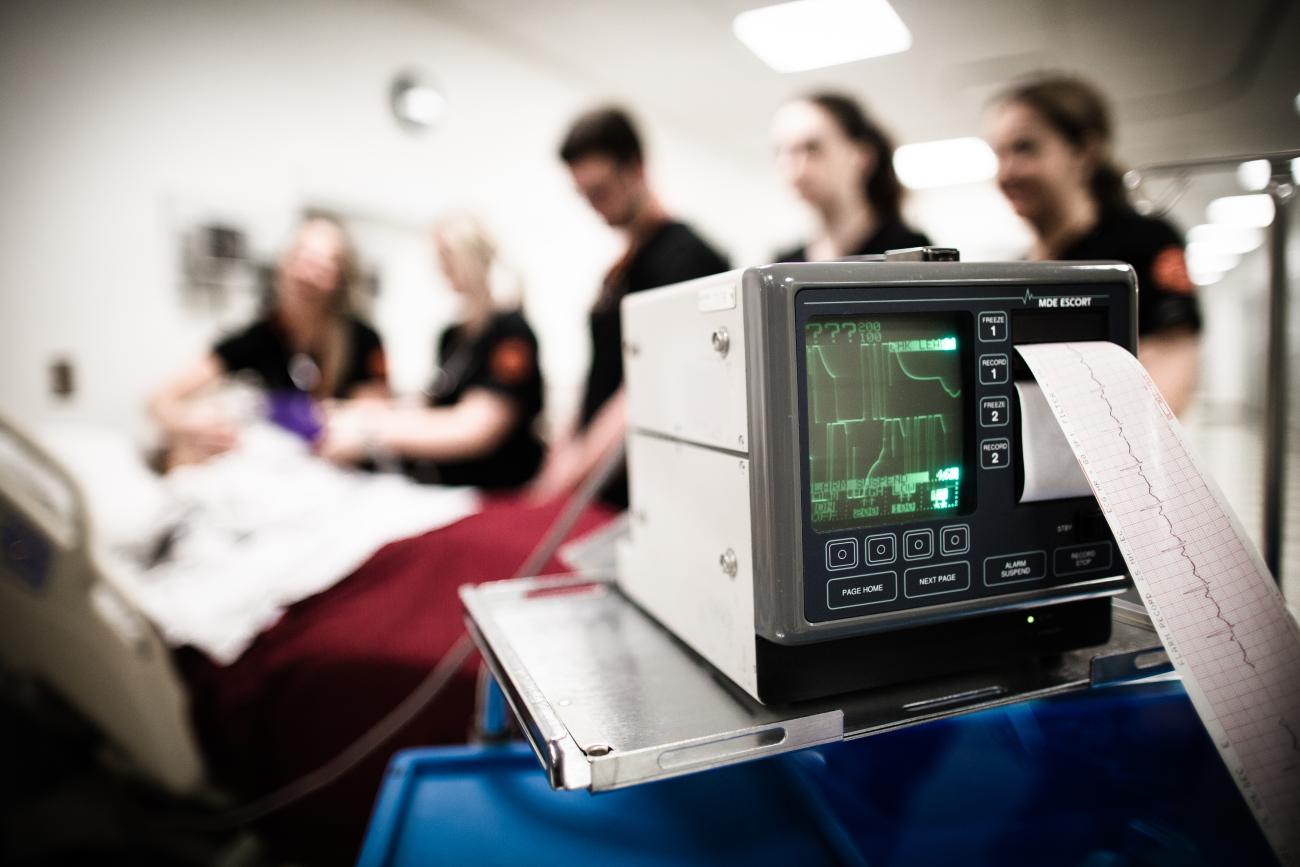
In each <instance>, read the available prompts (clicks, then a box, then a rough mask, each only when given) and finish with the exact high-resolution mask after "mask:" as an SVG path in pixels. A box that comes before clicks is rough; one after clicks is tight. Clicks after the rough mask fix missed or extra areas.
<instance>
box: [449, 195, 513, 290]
mask: <svg viewBox="0 0 1300 867" xmlns="http://www.w3.org/2000/svg"><path fill="white" fill-rule="evenodd" d="M432 232H433V234H434V235H435V236H436V237H438V238H440V239H442V240H443V242H445V243H446V244H447V246H448V247H449V248H450V249H451V251H452V253H453V255H455V256H457V257H458V258H459V259H460V260H461V261H463V262H465V263H467V264H469V265H471V266H473V267H474V268H476V269H477V270H479V272H480V273H481V274H482V275H483V282H484V284H485V285H486V286H487V289H488V294H489V296H490V298H491V299H492V301H493V305H494V306H512V307H517V306H520V304H521V303H522V300H523V297H522V296H523V285H522V281H521V280H520V279H519V277H518V275H517V274H516V273H515V272H514V271H513V270H512V269H510V268H509V267H507V266H506V265H505V264H504V263H503V262H502V261H501V258H500V256H499V255H498V252H497V244H496V240H495V239H494V238H493V237H492V234H491V233H490V232H489V231H488V230H487V227H486V226H484V225H483V222H482V220H480V219H479V218H478V217H476V216H475V215H473V214H471V213H469V212H468V211H452V212H450V213H447V214H444V215H442V216H441V217H439V218H438V219H437V220H436V221H434V224H433V227H432Z"/></svg>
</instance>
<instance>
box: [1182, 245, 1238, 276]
mask: <svg viewBox="0 0 1300 867" xmlns="http://www.w3.org/2000/svg"><path fill="white" fill-rule="evenodd" d="M1240 261H1241V256H1239V255H1237V254H1236V253H1226V252H1224V251H1223V250H1219V249H1216V248H1214V247H1210V246H1207V245H1206V244H1204V243H1202V242H1196V241H1193V242H1192V243H1190V244H1188V245H1187V270H1188V271H1191V272H1192V273H1193V274H1197V273H1201V274H1204V273H1207V272H1210V273H1212V272H1215V271H1217V272H1219V273H1220V274H1222V273H1223V272H1225V271H1231V270H1232V269H1233V268H1236V267H1237V263H1238V262H1240Z"/></svg>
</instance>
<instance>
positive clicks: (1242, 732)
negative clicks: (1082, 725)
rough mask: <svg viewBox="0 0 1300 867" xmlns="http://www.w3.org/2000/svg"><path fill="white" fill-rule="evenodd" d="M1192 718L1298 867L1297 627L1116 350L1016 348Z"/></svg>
mask: <svg viewBox="0 0 1300 867" xmlns="http://www.w3.org/2000/svg"><path fill="white" fill-rule="evenodd" d="M1017 350H1018V351H1019V353H1020V355H1021V356H1022V357H1023V358H1024V360H1025V362H1026V363H1027V364H1028V365H1029V367H1030V369H1031V370H1032V371H1033V374H1034V376H1035V378H1036V379H1037V381H1038V384H1039V386H1040V387H1041V388H1042V392H1043V394H1044V396H1045V397H1046V399H1047V404H1048V405H1049V406H1050V407H1051V410H1052V412H1053V414H1054V415H1055V417H1056V420H1057V421H1058V422H1059V424H1060V427H1061V429H1062V431H1063V432H1064V434H1065V438H1066V440H1067V441H1068V443H1069V445H1070V448H1071V449H1072V451H1073V453H1074V455H1075V457H1076V458H1077V459H1078V462H1079V464H1080V466H1081V467H1082V468H1083V471H1084V473H1085V474H1086V475H1087V477H1088V481H1089V482H1090V484H1091V486H1092V490H1093V492H1094V493H1095V495H1096V498H1097V502H1098V503H1099V504H1100V505H1101V508H1102V512H1103V514H1104V515H1105V517H1106V521H1107V523H1109V525H1110V528H1111V531H1112V532H1113V533H1114V536H1115V540H1116V542H1117V543H1118V546H1119V549H1120V552H1121V554H1122V555H1123V558H1124V562H1125V563H1126V564H1127V566H1128V570H1129V573H1130V575H1131V576H1132V577H1133V581H1134V583H1135V585H1136V587H1137V589H1138V592H1139V593H1140V594H1141V596H1142V600H1143V602H1144V603H1145V605H1146V608H1147V611H1148V612H1149V613H1150V615H1151V620H1152V622H1153V623H1154V624H1155V627H1156V630H1157V632H1158V633H1159V635H1160V639H1161V641H1162V642H1163V643H1164V645H1165V649H1166V650H1167V651H1168V653H1169V657H1170V659H1171V661H1172V662H1173V664H1174V667H1175V669H1176V670H1177V671H1178V673H1179V674H1180V675H1181V677H1182V680H1183V683H1184V685H1185V686H1186V689H1187V692H1188V695H1189V696H1191V699H1192V704H1193V705H1194V707H1195V708H1196V712H1197V714H1198V715H1199V716H1200V718H1201V721H1202V722H1203V723H1204V724H1205V727H1206V729H1207V731H1208V732H1209V734H1210V737H1211V738H1212V739H1213V740H1214V743H1215V746H1216V747H1217V748H1218V750H1219V753H1220V755H1221V756H1222V757H1223V760H1224V762H1225V764H1226V765H1227V767H1228V770H1229V771H1230V772H1231V774H1232V777H1233V779H1234V780H1235V781H1236V783H1237V786H1238V787H1239V788H1240V790H1241V792H1242V795H1243V796H1244V797H1245V799H1246V802H1247V804H1249V806H1250V808H1251V810H1252V811H1253V812H1254V814H1255V816H1256V819H1257V820H1258V821H1259V824H1260V827H1261V828H1262V829H1263V831H1264V834H1265V836H1266V837H1267V838H1268V840H1269V842H1270V843H1271V844H1272V846H1273V848H1274V851H1275V852H1276V853H1277V855H1278V858H1279V859H1280V860H1281V861H1282V863H1284V864H1288V865H1297V864H1300V627H1298V626H1297V624H1296V621H1295V620H1294V619H1293V618H1292V617H1291V615H1290V614H1289V613H1288V612H1287V610H1286V606H1285V604H1284V602H1283V599H1282V596H1281V594H1280V593H1279V592H1278V588H1277V586H1276V584H1275V583H1274V581H1273V579H1272V578H1271V576H1270V575H1269V573H1268V570H1267V568H1266V567H1265V566H1264V563H1263V561H1262V560H1261V558H1260V556H1259V553H1258V552H1257V551H1256V549H1255V546H1254V545H1253V544H1252V543H1251V542H1250V540H1249V539H1248V538H1247V536H1246V534H1245V533H1244V532H1243V530H1242V527H1241V525H1240V523H1239V522H1238V520H1237V519H1236V517H1235V516H1234V514H1233V512H1232V509H1231V508H1230V507H1229V506H1228V504H1227V502H1226V501H1225V500H1224V498H1223V495H1222V493H1221V492H1220V491H1219V489H1218V487H1217V486H1216V485H1215V484H1214V482H1213V481H1212V480H1211V479H1209V478H1208V477H1207V476H1206V474H1205V473H1204V472H1203V471H1202V470H1201V469H1200V467H1199V466H1198V465H1197V462H1196V460H1195V458H1194V457H1193V456H1192V454H1191V452H1190V451H1189V449H1188V448H1187V446H1186V444H1185V443H1184V441H1183V437H1182V433H1181V429H1180V426H1179V424H1178V421H1177V419H1176V418H1175V417H1174V415H1173V413H1172V412H1171V411H1170V409H1169V407H1168V406H1167V405H1166V404H1165V402H1164V400H1163V399H1162V398H1161V397H1160V394H1159V392H1158V391H1157V390H1156V387H1155V385H1154V384H1153V383H1152V382H1151V379H1150V377H1148V376H1147V374H1146V372H1145V371H1144V370H1143V369H1142V366H1141V365H1140V364H1139V363H1138V361H1137V359H1135V358H1134V357H1133V356H1132V355H1130V354H1129V353H1128V352H1126V351H1125V350H1124V349H1123V348H1122V347H1119V346H1116V345H1114V344H1112V343H1104V342H1080V343H1055V344H1039V345H1033V346H1019V347H1017Z"/></svg>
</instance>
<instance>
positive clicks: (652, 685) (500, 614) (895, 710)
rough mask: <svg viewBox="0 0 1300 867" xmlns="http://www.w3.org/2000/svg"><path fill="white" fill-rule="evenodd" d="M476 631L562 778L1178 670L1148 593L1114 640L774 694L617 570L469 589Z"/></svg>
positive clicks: (1120, 623) (606, 779) (751, 753)
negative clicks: (953, 669)
mask: <svg viewBox="0 0 1300 867" xmlns="http://www.w3.org/2000/svg"><path fill="white" fill-rule="evenodd" d="M460 596H461V600H462V601H463V603H464V605H465V610H466V622H467V625H468V627H469V631H470V634H471V635H472V636H473V638H474V641H475V643H476V644H477V645H478V648H479V650H480V651H481V652H482V654H483V658H484V660H485V661H486V663H487V665H488V667H489V669H490V670H491V672H492V674H493V676H494V677H495V678H496V681H497V683H498V684H499V685H500V688H501V690H502V692H503V693H504V695H505V698H506V700H507V701H508V702H509V704H510V707H511V709H512V710H513V711H514V713H515V715H516V717H517V718H518V720H519V723H520V725H521V727H522V728H523V730H524V733H525V735H526V737H527V739H528V741H529V742H530V743H531V745H532V747H533V751H534V752H536V753H537V757H538V759H540V760H541V763H542V766H543V767H544V768H545V769H546V773H547V776H548V778H549V780H550V783H551V786H552V787H554V788H556V789H589V790H590V791H592V792H600V791H607V790H611V789H618V788H622V787H624V786H632V785H637V784H640V783H648V782H653V781H655V780H661V779H666V778H668V777H675V776H679V775H682V774H687V773H692V772H695V771H702V770H708V769H710V768H716V767H722V766H724V765H730V764H734V763H736V762H741V761H746V760H748V759H754V758H759V757H763V756H769V755H775V754H777V753H783V752H788V751H791V750H797V749H802V748H804V747H810V746H814V745H817V744H823V743H829V742H832V741H839V740H848V739H852V738H859V737H865V736H867V735H873V734H878V733H880V732H885V731H890V730H892V729H898V728H904V727H906V726H912V725H917V724H919V723H923V722H927V721H930V720H934V719H940V718H943V717H949V716H955V715H957V714H963V713H969V712H971V711H976V710H983V709H985V708H990V707H996V706H998V705H1004V704H1010V703H1013V702H1019V701H1025V700H1028V699H1033V698H1041V697H1043V696H1047V695H1052V694H1055V693H1062V692H1067V691H1071V690H1079V689H1086V688H1088V687H1090V686H1097V685H1101V684H1105V683H1113V682H1117V681H1121V680H1126V679H1130V678H1134V677H1139V676H1149V675H1154V674H1158V673H1161V672H1163V671H1168V670H1169V664H1168V657H1167V656H1166V655H1165V654H1164V651H1163V649H1162V648H1161V646H1160V641H1159V639H1158V638H1157V637H1156V634H1155V631H1154V630H1153V629H1152V628H1151V624H1150V620H1149V619H1148V618H1147V616H1146V612H1145V611H1144V610H1143V609H1142V608H1141V606H1140V605H1134V604H1131V603H1128V602H1124V601H1122V600H1118V599H1117V600H1114V603H1113V605H1114V607H1113V611H1114V615H1113V617H1114V625H1113V629H1112V633H1111V640H1110V642H1109V643H1108V644H1106V645H1104V646H1102V647H1091V648H1085V649H1083V650H1077V651H1072V652H1070V653H1065V654H1062V655H1060V656H1057V657H1054V658H1051V659H1049V660H1027V661H1025V662H1024V663H1023V664H1020V665H1017V666H1014V667H1005V668H997V669H985V670H980V671H975V672H969V673H966V674H961V675H952V676H947V677H942V678H936V679H933V680H927V681H924V682H918V683H908V684H902V685H899V686H891V687H887V688H881V689H871V690H863V691H861V692H856V693H850V694H847V695H840V696H833V697H831V698H826V699H819V700H816V701H808V702H799V703H796V704H788V705H761V704H759V703H758V702H756V701H754V700H753V699H752V698H750V697H749V696H747V695H745V694H744V693H742V692H741V691H740V690H738V689H737V688H735V687H734V686H732V685H731V684H730V683H729V682H728V681H726V680H725V679H724V678H723V677H721V676H720V675H718V674H717V673H716V672H714V671H713V669H712V668H711V667H710V666H709V665H708V663H706V662H705V661H704V660H702V659H701V658H700V657H698V656H697V655H695V653H693V652H692V651H691V650H690V649H689V648H687V647H686V646H685V645H684V644H682V643H681V642H680V641H678V640H677V639H676V638H675V637H673V636H672V635H671V634H670V633H669V632H667V631H666V630H665V629H664V628H663V627H662V626H660V625H659V624H658V623H657V622H655V621H654V620H653V619H652V618H651V617H649V616H648V615H647V614H645V613H644V612H643V611H642V610H641V609H640V608H638V607H637V606H636V605H635V604H633V603H632V602H631V601H629V600H628V599H627V598H626V597H625V596H623V595H622V593H620V592H619V590H618V587H617V586H616V585H615V584H614V583H612V582H609V581H602V580H592V579H591V578H587V577H582V578H579V577H562V578H521V579H517V580H512V581H497V582H492V583H488V584H481V585H478V586H467V587H463V588H461V591H460Z"/></svg>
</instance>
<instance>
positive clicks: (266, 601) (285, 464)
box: [130, 425, 478, 664]
mask: <svg viewBox="0 0 1300 867" xmlns="http://www.w3.org/2000/svg"><path fill="white" fill-rule="evenodd" d="M164 489H165V491H166V494H167V497H168V502H169V504H170V508H171V509H172V510H173V518H174V521H175V523H176V528H177V529H176V530H175V531H174V542H173V545H172V548H171V550H170V552H169V553H168V556H167V558H166V559H165V560H164V561H163V562H161V563H159V564H158V565H156V566H154V567H152V568H150V569H148V570H147V571H145V572H144V573H143V574H141V575H139V576H137V577H136V578H135V579H134V580H131V581H130V584H131V585H132V586H131V588H130V595H131V597H132V598H133V599H134V600H135V601H136V603H137V604H138V605H139V606H140V607H141V609H142V610H143V611H144V613H145V614H146V615H148V616H149V617H150V618H151V619H152V620H153V621H154V623H155V624H156V625H157V626H158V628H159V629H160V630H161V632H162V633H163V635H164V637H165V638H166V639H167V641H168V642H169V643H171V644H173V645H177V646H179V645H184V644H189V645H193V646H195V647H197V648H199V649H201V650H202V651H204V652H205V653H207V654H208V655H209V656H211V657H212V658H213V659H214V660H216V661H217V662H220V663H223V664H228V663H230V662H233V661H234V660H236V659H237V658H238V657H239V655H240V654H241V653H242V652H243V651H244V649H245V648H247V647H248V645H249V644H251V643H252V641H253V639H254V638H256V637H257V635H258V634H259V633H260V632H262V631H263V630H264V629H266V628H267V627H269V626H271V625H273V624H274V623H275V622H276V621H277V620H279V618H280V615H281V614H282V613H283V611H284V609H285V608H286V607H287V606H289V605H291V604H293V603H294V602H297V601H299V600H301V599H305V598H306V597H308V596H311V595H314V594H316V593H319V592H321V591H322V590H325V589H327V588H329V587H330V586H332V585H333V584H335V583H337V582H338V581H340V580H341V579H342V578H344V577H345V576H347V575H348V574H350V573H351V572H352V571H354V570H355V569H356V568H357V567H358V566H360V565H361V564H362V563H364V562H365V561H366V560H367V559H368V558H369V557H370V555H371V554H373V553H374V552H375V551H377V550H378V549H379V548H381V547H383V546H384V545H385V544H387V543H389V542H393V541H396V540H398V539H402V538H406V537H409V536H414V535H418V534H420V533H424V532H427V531H429V530H433V529H436V528H438V527H442V526H446V525H447V524H451V523H453V522H455V521H458V520H460V519H461V518H464V517H466V516H468V515H470V514H472V513H473V512H474V511H476V509H477V506H478V497H477V495H476V494H475V492H474V491H473V490H472V489H469V488H437V487H429V486H424V485H417V484H415V483H413V482H411V481H410V480H408V479H405V478H403V477H399V476H386V475H375V474H370V473H361V472H355V471H350V470H343V469H340V468H338V467H335V466H333V465H331V464H328V463H326V462H325V461H322V460H320V459H319V458H317V457H315V456H313V455H312V454H311V453H310V452H309V451H308V449H307V448H306V446H305V445H304V444H303V443H302V441H301V440H299V439H297V438H296V437H293V436H292V435H290V434H286V433H284V432H282V431H280V430H279V429H277V428H274V427H271V426H270V425H257V426H254V427H251V428H248V429H246V430H245V431H244V432H243V433H242V434H241V437H240V446H239V448H238V449H237V450H236V451H234V452H232V453H230V454H227V455H224V456H222V457H220V458H217V459H215V460H212V461H210V462H208V463H206V464H203V465H201V466H196V467H184V468H180V469H177V470H174V471H173V472H172V473H171V474H169V476H168V477H167V478H166V479H165V480H164Z"/></svg>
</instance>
